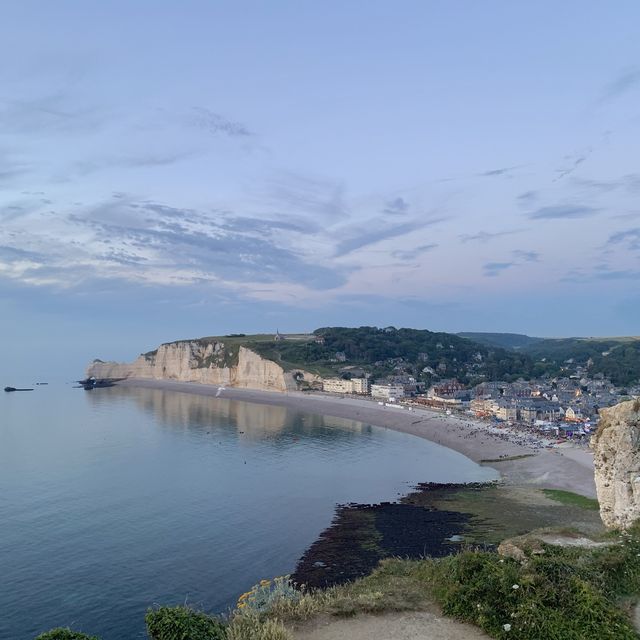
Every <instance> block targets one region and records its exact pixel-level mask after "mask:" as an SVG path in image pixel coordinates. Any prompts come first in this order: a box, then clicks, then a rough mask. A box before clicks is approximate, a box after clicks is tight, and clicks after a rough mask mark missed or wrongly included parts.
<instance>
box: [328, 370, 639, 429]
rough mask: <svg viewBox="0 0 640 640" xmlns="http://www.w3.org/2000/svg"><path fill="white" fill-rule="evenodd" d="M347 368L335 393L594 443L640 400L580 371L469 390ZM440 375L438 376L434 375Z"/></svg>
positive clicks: (635, 389)
mask: <svg viewBox="0 0 640 640" xmlns="http://www.w3.org/2000/svg"><path fill="white" fill-rule="evenodd" d="M356 373H357V374H358V375H360V376H361V377H352V376H353V369H351V370H350V368H349V367H345V369H344V371H343V377H336V378H329V379H325V380H323V381H322V390H323V391H324V392H326V393H331V394H342V395H347V394H354V395H359V396H369V397H371V398H372V399H373V400H377V401H378V402H379V403H382V404H385V405H393V406H398V407H401V406H405V407H423V408H429V409H432V410H436V411H443V412H446V413H447V414H452V413H456V414H459V415H468V416H473V417H474V418H479V419H485V420H488V421H492V422H495V423H496V424H497V425H503V426H509V427H514V428H520V429H523V430H527V431H535V432H537V433H539V434H540V435H547V436H548V437H557V438H567V439H579V440H588V439H589V436H590V434H591V433H592V432H593V431H594V430H595V427H596V426H597V424H598V421H599V410H600V409H602V408H606V407H611V406H613V405H615V404H618V403H619V402H622V401H624V400H629V399H632V398H637V397H640V385H634V386H629V387H626V388H621V387H616V386H615V385H614V384H613V383H612V382H611V381H610V380H608V379H606V378H605V377H604V376H602V375H601V374H595V375H594V376H589V375H588V374H587V372H585V371H583V370H578V371H576V372H575V373H573V374H571V375H568V376H566V377H558V378H547V379H541V380H534V381H527V380H524V379H519V380H516V381H515V382H506V381H491V382H487V381H485V382H481V383H479V384H476V385H464V384H462V383H461V382H459V381H458V380H457V379H455V378H449V379H444V378H443V379H437V380H436V381H434V382H432V383H431V384H427V383H425V382H423V381H421V380H418V379H416V378H415V377H413V376H410V375H401V374H400V375H396V376H390V377H388V378H383V379H376V380H375V381H373V380H372V379H371V377H369V376H367V374H365V373H363V372H362V371H360V370H356ZM434 373H435V372H434Z"/></svg>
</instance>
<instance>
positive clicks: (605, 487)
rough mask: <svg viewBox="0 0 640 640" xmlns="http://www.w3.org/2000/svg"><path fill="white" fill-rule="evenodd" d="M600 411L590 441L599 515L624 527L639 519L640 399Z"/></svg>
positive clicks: (610, 525) (610, 523)
mask: <svg viewBox="0 0 640 640" xmlns="http://www.w3.org/2000/svg"><path fill="white" fill-rule="evenodd" d="M600 415H601V417H602V419H601V422H600V427H599V428H598V431H597V433H596V434H595V436H594V437H593V439H592V442H591V446H592V448H593V452H594V456H593V457H594V466H595V474H596V475H595V479H596V489H597V492H598V501H599V502H600V515H601V517H602V521H603V522H604V524H605V525H606V526H607V527H611V528H620V529H627V528H629V527H630V526H631V525H632V524H633V523H634V522H635V521H637V520H639V519H640V400H630V401H628V402H621V403H620V404H618V405H616V406H615V407H611V408H610V409H603V410H602V411H601V412H600Z"/></svg>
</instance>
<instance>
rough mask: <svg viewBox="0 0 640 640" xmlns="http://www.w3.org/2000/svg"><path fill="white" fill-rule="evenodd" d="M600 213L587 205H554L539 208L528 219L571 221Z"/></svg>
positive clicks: (530, 213)
mask: <svg viewBox="0 0 640 640" xmlns="http://www.w3.org/2000/svg"><path fill="white" fill-rule="evenodd" d="M597 213H600V209H597V208H595V207H590V206H587V205H571V204H566V205H562V204H561V205H555V206H551V207H540V208H539V209H536V210H535V211H531V212H529V214H528V217H529V218H530V219H531V220H563V219H567V220H571V219H574V218H588V217H589V216H594V215H596V214H597Z"/></svg>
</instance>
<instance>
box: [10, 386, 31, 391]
mask: <svg viewBox="0 0 640 640" xmlns="http://www.w3.org/2000/svg"><path fill="white" fill-rule="evenodd" d="M4 390H5V391H33V389H16V388H15V387H5V388H4Z"/></svg>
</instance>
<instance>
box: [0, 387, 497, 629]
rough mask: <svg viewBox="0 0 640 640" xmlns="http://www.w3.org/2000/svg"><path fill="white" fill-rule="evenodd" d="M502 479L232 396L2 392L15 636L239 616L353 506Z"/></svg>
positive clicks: (3, 557) (2, 603) (4, 505)
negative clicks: (188, 614) (265, 583)
mask: <svg viewBox="0 0 640 640" xmlns="http://www.w3.org/2000/svg"><path fill="white" fill-rule="evenodd" d="M494 478H495V471H493V470H492V469H488V468H484V467H480V466H478V465H476V464H475V463H474V462H472V461H471V460H469V459H467V458H465V457H464V456H462V455H460V454H458V453H456V452H454V451H452V450H450V449H446V448H444V447H442V446H440V445H437V444H434V443H431V442H428V441H426V440H422V439H420V438H417V437H415V436H411V435H407V434H402V433H397V432H394V431H390V430H387V429H383V428H379V427H374V426H371V425H369V424H365V423H362V422H358V421H355V420H345V419H341V418H334V417H328V416H320V415H313V414H309V413H304V412H301V411H295V410H292V409H288V408H284V407H279V406H267V405H260V404H255V403H248V402H241V401H237V400H229V399H225V398H224V397H223V394H222V395H221V397H219V398H214V397H207V396H199V395H193V394H189V393H184V392H176V391H165V390H154V389H147V388H145V389H137V388H133V387H112V388H105V389H95V390H93V391H85V390H83V389H77V388H73V386H72V385H71V384H62V383H59V384H50V385H48V386H38V387H35V389H34V391H30V392H15V393H3V394H2V396H0V639H2V640H33V638H35V637H36V636H37V635H38V634H39V633H41V632H43V631H46V630H48V629H51V628H53V627H58V626H62V627H67V626H69V627H72V628H73V629H75V630H80V631H84V632H85V633H88V634H91V635H96V636H99V637H100V638H101V640H128V639H138V638H146V637H147V636H146V632H145V626H144V614H145V611H146V610H147V609H148V608H149V607H153V606H156V605H174V604H185V603H187V604H190V605H192V606H194V607H197V608H201V609H204V610H205V611H207V612H212V613H224V612H228V611H229V610H230V609H231V608H232V607H233V605H234V603H235V602H236V599H237V597H238V596H239V594H241V593H242V592H243V591H246V590H248V589H249V588H250V587H251V586H252V585H253V584H255V583H257V582H258V581H259V580H261V579H263V578H271V577H274V576H280V575H286V574H289V573H291V572H292V571H293V570H294V568H295V566H296V563H297V561H298V560H299V559H300V557H301V556H302V554H303V553H304V551H305V550H306V549H307V548H308V547H309V546H310V545H311V544H312V543H313V542H314V541H315V540H316V539H317V538H318V536H319V534H320V533H321V532H322V531H323V530H325V529H326V528H327V527H328V526H329V525H330V523H331V521H332V519H333V517H334V514H335V510H336V507H337V506H338V505H343V504H348V503H376V502H381V501H389V500H394V499H397V498H398V497H399V496H400V495H405V494H406V493H408V492H410V491H411V489H412V488H413V487H414V486H415V485H417V484H418V483H423V482H478V481H486V480H492V479H494Z"/></svg>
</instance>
